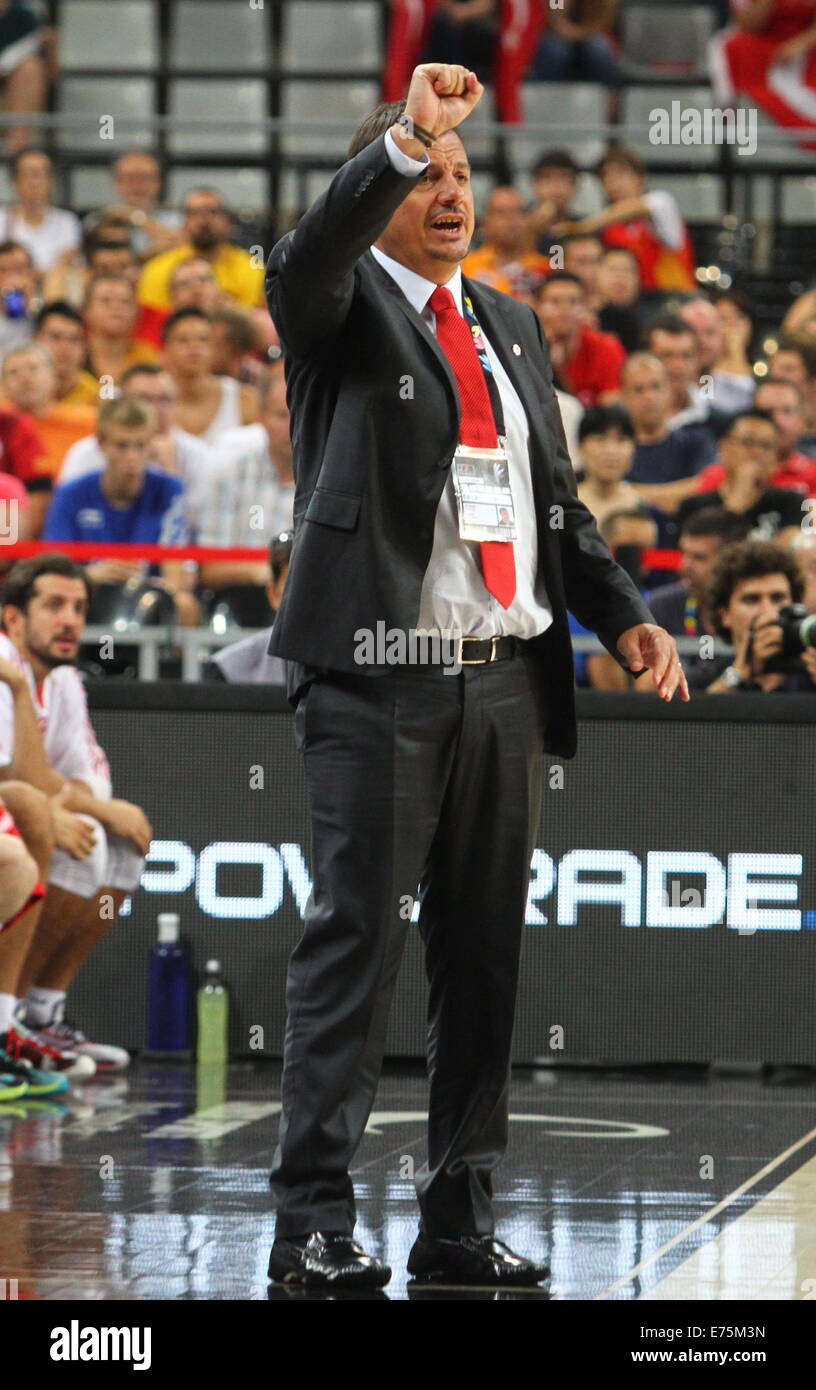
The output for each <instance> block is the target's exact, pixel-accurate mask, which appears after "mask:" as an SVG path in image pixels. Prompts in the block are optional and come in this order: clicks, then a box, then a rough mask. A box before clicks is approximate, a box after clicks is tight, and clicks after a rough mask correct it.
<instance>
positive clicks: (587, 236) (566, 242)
mask: <svg viewBox="0 0 816 1390" xmlns="http://www.w3.org/2000/svg"><path fill="white" fill-rule="evenodd" d="M576 241H596V242H597V243H598V245H599V246H600V248H601V250H604V249H605V248H604V244H603V240H602V238H601V237H599V236H598V233H597V232H570V234H569V236H565V237H562V238H561V245H562V246H563V248H564V250H565V251H566V249H567V247H568V246H572V245H573V244H574V243H575V242H576ZM624 249H626V250H628V247H626V248H624Z"/></svg>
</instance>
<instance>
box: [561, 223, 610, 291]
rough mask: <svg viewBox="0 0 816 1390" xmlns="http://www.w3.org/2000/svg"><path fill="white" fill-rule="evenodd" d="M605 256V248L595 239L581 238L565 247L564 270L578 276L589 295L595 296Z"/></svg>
mask: <svg viewBox="0 0 816 1390" xmlns="http://www.w3.org/2000/svg"><path fill="white" fill-rule="evenodd" d="M602 256H603V247H602V245H601V243H600V242H599V241H595V239H594V238H590V237H586V238H583V237H582V238H581V240H580V241H570V242H568V243H567V245H566V246H565V247H564V269H565V270H568V271H570V273H571V274H572V275H577V276H578V279H579V280H580V281H581V283H582V284H583V286H584V289H585V290H586V292H587V294H595V293H596V292H597V289H598V271H599V268H600V264H601V258H602Z"/></svg>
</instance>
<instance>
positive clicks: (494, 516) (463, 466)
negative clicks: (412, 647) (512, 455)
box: [451, 444, 516, 541]
mask: <svg viewBox="0 0 816 1390" xmlns="http://www.w3.org/2000/svg"><path fill="white" fill-rule="evenodd" d="M451 474H452V476H453V490H454V495H455V497H456V506H457V509H458V512H459V535H460V537H461V538H462V540H463V541H513V540H515V539H516V513H515V510H514V508H513V494H512V492H511V491H510V469H509V467H508V463H507V450H506V449H504V448H502V447H501V446H500V447H498V448H496V449H482V448H477V447H474V446H472V445H470V444H460V445H459V447H458V448H457V450H456V453H455V454H454V456H453V461H452V463H451Z"/></svg>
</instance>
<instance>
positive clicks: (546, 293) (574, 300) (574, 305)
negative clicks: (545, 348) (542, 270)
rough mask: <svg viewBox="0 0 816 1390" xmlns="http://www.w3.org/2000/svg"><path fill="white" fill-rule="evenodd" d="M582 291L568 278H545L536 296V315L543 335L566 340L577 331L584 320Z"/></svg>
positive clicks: (584, 302)
mask: <svg viewBox="0 0 816 1390" xmlns="http://www.w3.org/2000/svg"><path fill="white" fill-rule="evenodd" d="M585 309H586V300H585V296H584V292H583V290H582V289H580V288H579V286H578V285H573V284H572V282H571V281H570V280H556V281H555V282H548V281H546V280H545V282H544V284H543V286H542V288H541V293H540V295H539V297H538V317H539V319H540V320H541V327H542V328H543V330H544V335H545V337H547V338H552V339H553V340H556V339H562V340H567V339H570V338H572V337H573V336H574V335H575V334H576V333H579V332H580V330H581V328H582V327H583V325H584V322H585Z"/></svg>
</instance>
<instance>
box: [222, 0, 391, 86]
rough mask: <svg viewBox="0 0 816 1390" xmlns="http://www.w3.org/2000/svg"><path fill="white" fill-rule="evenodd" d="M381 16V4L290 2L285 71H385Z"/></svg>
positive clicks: (286, 20)
mask: <svg viewBox="0 0 816 1390" xmlns="http://www.w3.org/2000/svg"><path fill="white" fill-rule="evenodd" d="M230 8H232V7H230ZM381 13H382V11H381V6H380V5H379V4H377V3H376V0H344V3H338V0H288V3H287V4H286V5H285V6H284V9H283V48H282V53H281V68H282V70H283V71H284V72H332V73H343V72H348V71H349V70H351V71H358V72H359V71H360V70H368V71H370V72H379V71H380V69H381V67H382V57H383V51H382V31H381Z"/></svg>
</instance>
